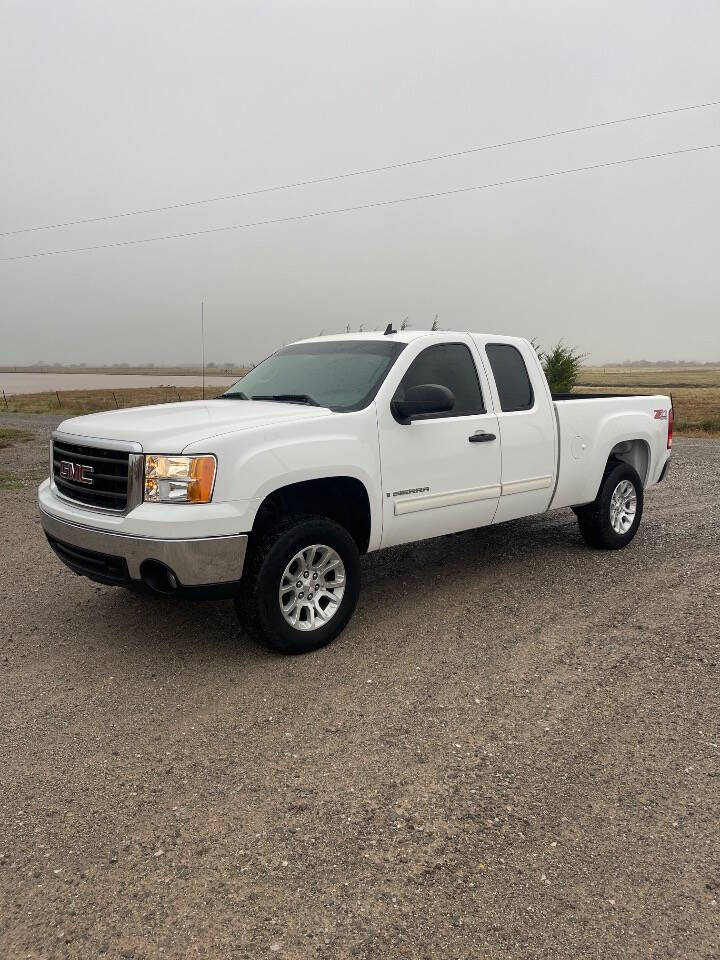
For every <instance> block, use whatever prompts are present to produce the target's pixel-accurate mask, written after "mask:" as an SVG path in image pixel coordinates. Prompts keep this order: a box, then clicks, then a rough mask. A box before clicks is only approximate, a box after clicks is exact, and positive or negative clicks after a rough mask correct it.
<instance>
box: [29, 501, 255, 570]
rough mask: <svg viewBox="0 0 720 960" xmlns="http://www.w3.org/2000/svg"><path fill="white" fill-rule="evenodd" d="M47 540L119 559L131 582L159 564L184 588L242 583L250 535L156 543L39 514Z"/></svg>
mask: <svg viewBox="0 0 720 960" xmlns="http://www.w3.org/2000/svg"><path fill="white" fill-rule="evenodd" d="M40 521H41V523H42V527H43V530H44V531H45V533H46V534H47V536H49V537H51V538H53V539H55V540H57V541H59V542H60V543H61V544H66V545H68V546H70V547H76V548H78V549H79V550H88V551H91V552H92V553H96V554H103V555H105V556H110V557H120V558H122V559H123V560H124V561H125V563H126V564H127V569H128V573H129V575H130V578H131V579H132V580H138V581H140V580H142V575H141V572H140V566H141V564H142V563H143V561H145V560H158V561H159V562H160V563H163V564H165V565H166V566H167V567H169V568H170V569H171V570H172V571H173V573H174V574H175V576H176V577H177V579H178V580H179V581H180V584H181V585H182V586H184V587H196V586H207V585H213V584H224V583H234V582H237V581H238V580H240V578H241V576H242V572H243V565H244V563H245V552H246V550H247V542H248V538H247V534H235V535H230V536H225V537H204V538H202V539H193V540H153V539H151V538H149V537H129V536H126V535H125V534H120V533H107V532H106V531H104V530H94V529H92V528H91V527H85V526H81V525H80V524H77V523H68V522H67V521H66V520H59V519H58V518H57V517H53V516H51V515H50V514H49V513H46V512H45V511H44V510H40Z"/></svg>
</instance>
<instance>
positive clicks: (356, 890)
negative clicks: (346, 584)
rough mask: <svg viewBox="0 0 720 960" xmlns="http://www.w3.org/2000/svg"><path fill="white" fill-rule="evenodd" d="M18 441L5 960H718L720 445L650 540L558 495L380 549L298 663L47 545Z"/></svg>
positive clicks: (5, 647) (5, 737) (9, 624)
mask: <svg viewBox="0 0 720 960" xmlns="http://www.w3.org/2000/svg"><path fill="white" fill-rule="evenodd" d="M55 422H56V421H55V420H54V419H53V418H50V417H30V418H22V417H19V416H5V417H0V426H10V425H17V426H29V428H30V429H31V430H33V432H34V433H35V435H36V439H35V440H33V441H32V442H29V443H25V444H18V445H15V446H13V447H11V448H10V449H6V450H2V451H0V474H5V476H6V477H7V475H9V476H10V477H11V480H7V479H6V480H5V482H4V483H0V529H1V530H2V534H3V543H4V558H3V561H4V562H3V576H2V581H1V582H0V605H1V606H2V618H1V620H0V716H1V718H2V737H1V739H0V956H1V957H2V958H7V960H15V958H32V960H40V958H44V960H51V958H52V960H55V958H86V957H98V956H100V957H108V958H126V960H127V958H135V960H141V958H143V960H148V958H159V957H164V958H175V957H182V958H200V957H202V958H212V960H223V958H253V960H255V958H258V957H265V956H267V957H273V956H278V957H287V958H327V960H329V958H333V960H334V958H345V957H353V958H363V957H367V958H383V960H386V958H390V960H393V958H400V957H406V958H415V957H418V958H436V957H451V958H465V957H468V958H477V960H482V958H485V960H531V958H533V960H534V958H538V960H539V958H583V960H584V958H602V960H607V958H615V957H623V958H656V957H657V958H668V957H670V958H683V960H687V958H704V960H707V958H718V957H720V947H719V946H718V945H719V944H720V905H719V901H720V809H719V807H720V778H719V777H720V762H719V761H720V692H719V687H718V663H719V662H720V577H719V576H718V573H719V572H720V564H719V561H720V546H719V545H718V520H719V519H720V505H719V497H718V491H719V478H720V473H719V467H720V444H718V443H716V442H711V441H702V440H692V441H691V440H687V441H682V440H680V441H678V442H677V444H676V452H675V461H674V464H673V468H672V469H671V472H670V474H669V477H668V479H667V480H666V481H665V482H664V483H663V484H662V485H661V486H660V487H658V488H657V489H656V490H654V491H652V492H651V493H650V494H649V495H648V498H647V502H646V513H645V518H644V520H643V524H642V527H641V529H640V532H639V534H638V536H637V537H636V539H635V541H634V543H633V544H632V545H631V547H630V548H628V549H627V550H625V551H623V552H620V553H617V554H614V553H600V552H595V551H592V550H589V549H587V548H586V547H585V546H584V545H583V543H582V542H581V540H580V537H579V535H578V532H577V528H576V525H575V520H574V517H573V514H572V513H571V512H570V511H560V512H558V513H554V514H550V515H547V516H544V517H539V518H535V519H532V520H526V521H519V522H514V523H511V524H507V525H505V526H502V527H498V528H495V529H490V530H484V531H474V532H470V533H465V534H461V535H457V536H453V537H445V538H442V539H439V540H435V541H430V542H426V543H423V544H419V545H415V546H409V547H404V548H399V549H393V550H390V551H387V552H382V553H378V554H375V555H373V556H370V557H367V558H365V560H364V561H363V575H364V587H363V594H362V597H361V601H360V604H359V607H358V611H357V614H356V617H355V619H354V621H353V622H352V623H351V625H350V627H349V628H348V629H347V630H346V631H345V633H344V634H343V635H342V637H340V639H339V640H338V641H337V642H336V643H334V644H333V645H331V646H330V647H328V648H327V649H325V650H323V651H321V652H319V653H317V654H312V655H310V656H306V657H300V658H293V659H288V658H283V657H279V656H276V655H273V654H270V653H268V652H266V651H264V650H261V649H258V648H257V647H255V646H254V645H253V644H252V643H251V642H250V641H249V640H248V639H247V638H246V637H244V636H243V634H242V633H241V632H240V631H239V629H238V627H237V625H236V621H235V618H234V613H233V609H232V606H231V604H229V603H218V604H199V603H196V604H193V603H189V602H182V603H173V602H172V601H165V600H163V599H162V598H158V599H154V598H147V597H142V596H135V595H131V594H128V593H126V592H125V591H121V590H117V589H112V588H105V587H100V586H97V585H93V584H92V583H90V582H89V581H88V580H85V579H81V578H78V577H76V576H74V575H73V574H72V573H71V572H70V571H68V570H66V569H65V568H64V567H63V566H62V565H61V564H60V563H59V561H57V560H56V559H55V557H54V556H53V555H52V553H51V552H50V550H49V548H48V547H47V545H46V544H45V542H44V539H43V536H42V532H41V529H40V526H39V524H38V518H37V511H36V507H35V484H36V481H37V480H38V479H40V478H41V477H42V476H44V474H45V472H46V471H45V464H46V460H47V443H46V438H47V431H48V430H49V428H50V426H52V425H53V424H54V423H55Z"/></svg>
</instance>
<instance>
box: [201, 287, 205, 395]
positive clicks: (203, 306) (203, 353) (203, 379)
mask: <svg viewBox="0 0 720 960" xmlns="http://www.w3.org/2000/svg"><path fill="white" fill-rule="evenodd" d="M200 345H201V348H202V398H203V400H204V399H205V301H204V300H201V301H200Z"/></svg>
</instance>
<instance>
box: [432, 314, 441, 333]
mask: <svg viewBox="0 0 720 960" xmlns="http://www.w3.org/2000/svg"><path fill="white" fill-rule="evenodd" d="M430 329H431V330H439V329H440V324H439V323H438V314H437V313H436V314H435V319H434V320H433V322H432V326H431V327H430Z"/></svg>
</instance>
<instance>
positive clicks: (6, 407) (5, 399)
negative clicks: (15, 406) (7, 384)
mask: <svg viewBox="0 0 720 960" xmlns="http://www.w3.org/2000/svg"><path fill="white" fill-rule="evenodd" d="M3 400H4V401H5V409H6V410H9V409H10V407H9V406H8V402H7V397H6V396H5V391H4V390H3Z"/></svg>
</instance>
